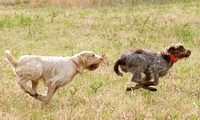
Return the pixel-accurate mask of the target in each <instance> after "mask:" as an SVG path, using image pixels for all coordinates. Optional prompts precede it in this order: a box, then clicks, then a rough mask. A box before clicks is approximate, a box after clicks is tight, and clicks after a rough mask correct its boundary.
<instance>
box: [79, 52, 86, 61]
mask: <svg viewBox="0 0 200 120" xmlns="http://www.w3.org/2000/svg"><path fill="white" fill-rule="evenodd" d="M79 58H80V60H81V62H83V63H85V62H86V59H87V58H86V55H85V53H82V54H80V55H79Z"/></svg>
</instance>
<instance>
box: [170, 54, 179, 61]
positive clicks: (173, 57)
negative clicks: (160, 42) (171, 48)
mask: <svg viewBox="0 0 200 120" xmlns="http://www.w3.org/2000/svg"><path fill="white" fill-rule="evenodd" d="M169 58H170V59H171V61H172V62H173V63H175V62H177V61H178V58H176V57H175V56H174V55H173V54H169Z"/></svg>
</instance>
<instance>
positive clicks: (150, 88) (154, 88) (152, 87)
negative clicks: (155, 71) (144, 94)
mask: <svg viewBox="0 0 200 120" xmlns="http://www.w3.org/2000/svg"><path fill="white" fill-rule="evenodd" d="M147 89H148V90H150V91H154V92H155V91H157V88H156V87H155V86H148V87H147Z"/></svg>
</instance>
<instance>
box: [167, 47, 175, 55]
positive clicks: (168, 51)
mask: <svg viewBox="0 0 200 120" xmlns="http://www.w3.org/2000/svg"><path fill="white" fill-rule="evenodd" d="M174 50H175V47H174V46H170V47H168V48H167V50H166V52H167V53H171V54H174Z"/></svg>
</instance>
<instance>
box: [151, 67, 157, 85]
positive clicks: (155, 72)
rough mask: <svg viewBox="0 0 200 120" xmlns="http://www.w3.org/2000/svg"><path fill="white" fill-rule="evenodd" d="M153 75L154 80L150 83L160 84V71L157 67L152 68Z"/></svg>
mask: <svg viewBox="0 0 200 120" xmlns="http://www.w3.org/2000/svg"><path fill="white" fill-rule="evenodd" d="M152 77H153V79H154V81H153V82H152V83H151V84H150V85H154V86H157V85H158V84H159V72H158V70H157V69H156V68H153V69H152Z"/></svg>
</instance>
